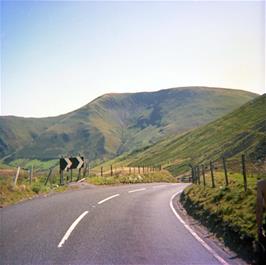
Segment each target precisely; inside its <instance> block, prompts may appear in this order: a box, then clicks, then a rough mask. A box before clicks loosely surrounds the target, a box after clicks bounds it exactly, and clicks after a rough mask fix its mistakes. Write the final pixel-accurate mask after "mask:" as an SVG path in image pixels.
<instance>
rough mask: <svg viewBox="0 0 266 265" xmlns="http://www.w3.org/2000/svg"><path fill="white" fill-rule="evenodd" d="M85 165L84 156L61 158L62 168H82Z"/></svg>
mask: <svg viewBox="0 0 266 265" xmlns="http://www.w3.org/2000/svg"><path fill="white" fill-rule="evenodd" d="M82 167H84V157H83V156H76V157H69V158H67V157H64V158H60V170H68V169H75V168H77V169H81V168H82Z"/></svg>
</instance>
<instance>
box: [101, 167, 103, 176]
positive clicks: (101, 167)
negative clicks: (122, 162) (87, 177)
mask: <svg viewBox="0 0 266 265" xmlns="http://www.w3.org/2000/svg"><path fill="white" fill-rule="evenodd" d="M102 176H103V167H101V177H102Z"/></svg>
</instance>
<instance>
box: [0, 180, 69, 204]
mask: <svg viewBox="0 0 266 265" xmlns="http://www.w3.org/2000/svg"><path fill="white" fill-rule="evenodd" d="M67 189H69V187H68V186H58V185H57V184H48V185H47V186H45V185H44V178H43V177H38V178H34V179H33V181H32V184H30V183H29V181H28V180H26V179H19V180H18V183H17V185H16V186H15V185H14V183H13V180H12V178H10V177H3V176H0V207H4V206H7V205H10V204H15V203H17V202H20V201H23V200H27V199H31V198H33V197H36V196H37V195H44V194H48V193H50V192H62V191H65V190H67Z"/></svg>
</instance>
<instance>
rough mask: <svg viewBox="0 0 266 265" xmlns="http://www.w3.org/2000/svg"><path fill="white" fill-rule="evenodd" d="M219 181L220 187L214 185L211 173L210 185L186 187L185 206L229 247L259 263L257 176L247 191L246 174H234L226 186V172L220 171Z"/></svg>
mask: <svg viewBox="0 0 266 265" xmlns="http://www.w3.org/2000/svg"><path fill="white" fill-rule="evenodd" d="M264 178H265V176H264ZM215 183H216V187H215V188H212V187H211V180H210V175H207V176H206V186H204V185H203V184H202V183H201V184H200V185H199V184H193V185H191V186H189V187H188V188H186V189H185V191H184V192H183V193H182V195H181V197H180V200H181V203H182V205H183V207H184V208H185V209H186V211H187V213H188V214H189V215H191V216H193V217H194V218H195V219H197V220H199V221H200V223H201V224H203V225H205V226H206V227H208V229H209V230H210V231H211V232H212V233H214V234H215V235H216V236H217V237H218V238H219V239H221V240H222V241H223V242H224V244H225V245H226V246H228V247H229V248H230V249H232V250H233V251H235V252H236V253H237V254H239V255H240V256H242V257H243V258H244V259H246V260H248V261H251V262H252V261H254V262H255V259H256V249H255V247H254V246H255V242H256V240H257V227H256V215H255V214H256V183H257V178H256V177H254V176H252V177H248V178H247V183H248V187H247V191H246V192H245V191H244V185H243V176H242V175H241V174H238V173H231V174H230V175H229V185H228V186H225V184H224V175H223V173H221V172H216V173H215ZM265 217H266V216H265V215H264V220H266V218H265ZM264 222H265V221H264Z"/></svg>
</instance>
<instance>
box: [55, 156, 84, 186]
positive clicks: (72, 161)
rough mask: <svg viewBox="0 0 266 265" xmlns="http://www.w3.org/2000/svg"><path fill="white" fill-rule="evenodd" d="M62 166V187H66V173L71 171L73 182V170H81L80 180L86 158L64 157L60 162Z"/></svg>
mask: <svg viewBox="0 0 266 265" xmlns="http://www.w3.org/2000/svg"><path fill="white" fill-rule="evenodd" d="M59 166H60V185H64V171H69V170H71V171H70V172H71V181H72V169H78V170H79V176H78V179H79V178H80V171H81V168H83V167H84V157H83V156H75V157H62V158H60V161H59Z"/></svg>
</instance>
